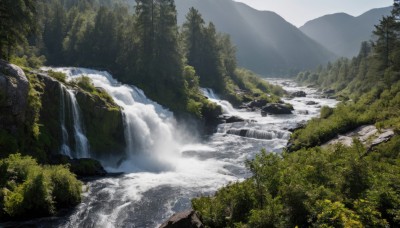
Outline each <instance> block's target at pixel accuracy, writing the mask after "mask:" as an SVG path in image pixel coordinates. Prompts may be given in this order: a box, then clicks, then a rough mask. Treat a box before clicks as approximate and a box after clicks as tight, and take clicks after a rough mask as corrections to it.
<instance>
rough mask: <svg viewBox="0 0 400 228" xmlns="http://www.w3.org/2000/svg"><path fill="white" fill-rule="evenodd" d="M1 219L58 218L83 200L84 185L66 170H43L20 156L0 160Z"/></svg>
mask: <svg viewBox="0 0 400 228" xmlns="http://www.w3.org/2000/svg"><path fill="white" fill-rule="evenodd" d="M0 171H2V174H3V173H4V176H2V178H1V179H0V188H1V189H2V191H1V194H0V197H1V198H0V205H2V208H1V212H0V216H1V217H7V218H12V219H22V218H23V219H29V218H32V217H40V216H48V215H54V214H55V213H57V212H58V210H59V209H60V208H63V207H70V206H73V205H76V204H78V203H79V202H80V200H81V185H82V184H81V182H80V181H78V180H77V179H76V177H75V175H74V174H72V173H71V172H70V171H69V170H68V169H67V168H66V167H64V166H47V167H43V166H40V165H38V164H37V162H36V161H35V160H34V159H33V158H31V157H28V156H26V157H23V156H21V155H20V154H13V155H10V156H9V157H8V158H6V159H3V160H0Z"/></svg>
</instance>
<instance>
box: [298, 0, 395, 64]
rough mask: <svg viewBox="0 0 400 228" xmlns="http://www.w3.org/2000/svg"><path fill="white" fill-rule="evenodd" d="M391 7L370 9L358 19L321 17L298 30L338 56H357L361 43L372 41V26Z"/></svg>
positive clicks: (336, 16)
mask: <svg viewBox="0 0 400 228" xmlns="http://www.w3.org/2000/svg"><path fill="white" fill-rule="evenodd" d="M390 11H391V7H385V8H379V9H372V10H370V11H368V12H366V13H364V14H362V15H360V16H358V17H354V16H351V15H348V14H345V13H336V14H331V15H326V16H322V17H320V18H317V19H314V20H312V21H309V22H307V23H306V24H305V25H303V26H302V27H300V30H301V31H302V32H303V33H305V34H306V35H308V36H309V37H310V38H312V39H314V40H315V41H317V42H318V43H320V44H322V45H323V46H324V47H326V48H328V49H329V50H330V51H332V52H333V53H335V54H336V55H338V56H345V57H353V56H355V55H357V54H358V51H359V49H360V45H361V42H363V41H368V40H371V39H372V31H373V30H374V28H375V27H374V25H376V24H378V23H379V20H380V19H381V18H382V16H385V15H389V14H390Z"/></svg>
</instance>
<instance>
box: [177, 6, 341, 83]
mask: <svg viewBox="0 0 400 228" xmlns="http://www.w3.org/2000/svg"><path fill="white" fill-rule="evenodd" d="M176 5H177V11H178V24H183V23H184V21H185V15H186V14H187V12H188V11H189V8H190V7H194V8H196V9H198V10H199V12H200V13H201V14H202V15H203V17H204V20H205V21H206V22H209V21H212V22H213V23H214V24H215V26H216V27H217V29H218V30H219V31H222V32H224V33H227V34H230V36H231V39H232V43H233V44H235V45H236V46H237V48H238V52H237V58H238V63H239V65H240V66H242V67H245V68H247V69H250V70H252V71H254V72H256V73H258V74H261V75H263V76H287V75H290V76H294V75H295V74H297V72H299V71H301V70H304V69H312V68H314V67H316V66H318V65H320V64H326V63H327V62H328V61H331V60H334V59H335V58H336V56H335V55H334V54H333V53H332V52H330V51H328V50H327V49H326V48H325V47H323V46H322V45H320V44H319V43H317V42H315V41H314V40H312V39H310V38H309V37H307V36H306V35H305V34H304V33H302V32H301V31H300V30H299V29H298V28H296V27H295V26H293V25H292V24H290V23H289V22H287V21H285V20H284V19H283V18H282V17H281V16H279V15H278V14H276V13H274V12H271V11H259V10H256V9H253V8H251V7H249V6H247V5H245V4H243V3H240V2H235V1H232V0H217V1H215V0H177V1H176Z"/></svg>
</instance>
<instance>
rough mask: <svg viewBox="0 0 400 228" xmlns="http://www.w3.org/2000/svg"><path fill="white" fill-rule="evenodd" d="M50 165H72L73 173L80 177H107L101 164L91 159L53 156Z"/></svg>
mask: <svg viewBox="0 0 400 228" xmlns="http://www.w3.org/2000/svg"><path fill="white" fill-rule="evenodd" d="M50 163H51V164H53V165H66V164H69V165H70V170H71V172H73V173H75V174H76V175H77V176H79V177H97V176H105V175H107V171H105V169H104V168H103V166H102V165H101V163H100V162H99V161H97V160H94V159H91V158H79V159H77V158H74V159H71V158H70V157H68V156H66V155H62V154H55V155H52V156H51V159H50Z"/></svg>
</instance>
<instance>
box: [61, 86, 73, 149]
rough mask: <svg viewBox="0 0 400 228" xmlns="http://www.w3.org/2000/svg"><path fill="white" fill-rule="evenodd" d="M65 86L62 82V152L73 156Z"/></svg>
mask: <svg viewBox="0 0 400 228" xmlns="http://www.w3.org/2000/svg"><path fill="white" fill-rule="evenodd" d="M65 90H66V89H65V88H64V86H63V85H62V84H60V122H61V136H62V144H61V151H60V153H61V154H63V155H67V156H69V157H72V153H71V148H70V147H69V135H68V130H67V127H66V118H65V113H66V109H65V105H66V104H65Z"/></svg>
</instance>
